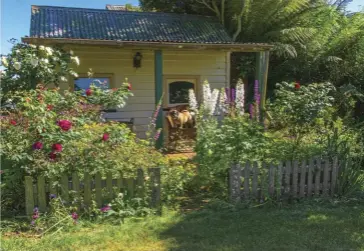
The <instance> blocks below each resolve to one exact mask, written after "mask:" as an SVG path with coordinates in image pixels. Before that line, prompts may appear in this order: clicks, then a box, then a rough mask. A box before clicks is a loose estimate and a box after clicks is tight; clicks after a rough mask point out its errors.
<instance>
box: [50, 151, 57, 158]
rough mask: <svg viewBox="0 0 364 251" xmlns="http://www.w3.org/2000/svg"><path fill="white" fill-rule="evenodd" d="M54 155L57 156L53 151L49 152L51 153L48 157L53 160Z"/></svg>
mask: <svg viewBox="0 0 364 251" xmlns="http://www.w3.org/2000/svg"><path fill="white" fill-rule="evenodd" d="M56 157H57V155H56V154H55V153H54V152H51V153H50V154H49V158H50V159H51V160H55V159H56Z"/></svg>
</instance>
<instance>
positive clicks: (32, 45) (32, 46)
mask: <svg viewBox="0 0 364 251" xmlns="http://www.w3.org/2000/svg"><path fill="white" fill-rule="evenodd" d="M29 46H30V48H33V49H35V48H37V46H35V45H34V44H30V45H29Z"/></svg>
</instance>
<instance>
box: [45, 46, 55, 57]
mask: <svg viewBox="0 0 364 251" xmlns="http://www.w3.org/2000/svg"><path fill="white" fill-rule="evenodd" d="M45 50H46V52H47V54H48V55H49V56H52V54H53V49H52V48H51V47H45Z"/></svg>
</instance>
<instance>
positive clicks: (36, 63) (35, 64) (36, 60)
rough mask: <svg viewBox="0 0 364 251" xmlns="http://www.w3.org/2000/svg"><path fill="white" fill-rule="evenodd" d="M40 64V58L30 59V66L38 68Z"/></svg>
mask: <svg viewBox="0 0 364 251" xmlns="http://www.w3.org/2000/svg"><path fill="white" fill-rule="evenodd" d="M38 63H39V60H38V58H31V59H30V64H31V65H33V66H34V67H36V66H37V65H38Z"/></svg>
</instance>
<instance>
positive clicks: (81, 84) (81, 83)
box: [75, 77, 111, 91]
mask: <svg viewBox="0 0 364 251" xmlns="http://www.w3.org/2000/svg"><path fill="white" fill-rule="evenodd" d="M91 84H93V85H95V86H97V87H100V88H101V89H105V90H106V89H109V88H110V85H111V80H110V78H109V77H107V78H106V77H100V78H77V79H75V91H80V90H83V91H85V90H87V89H88V88H90V86H91Z"/></svg>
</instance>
